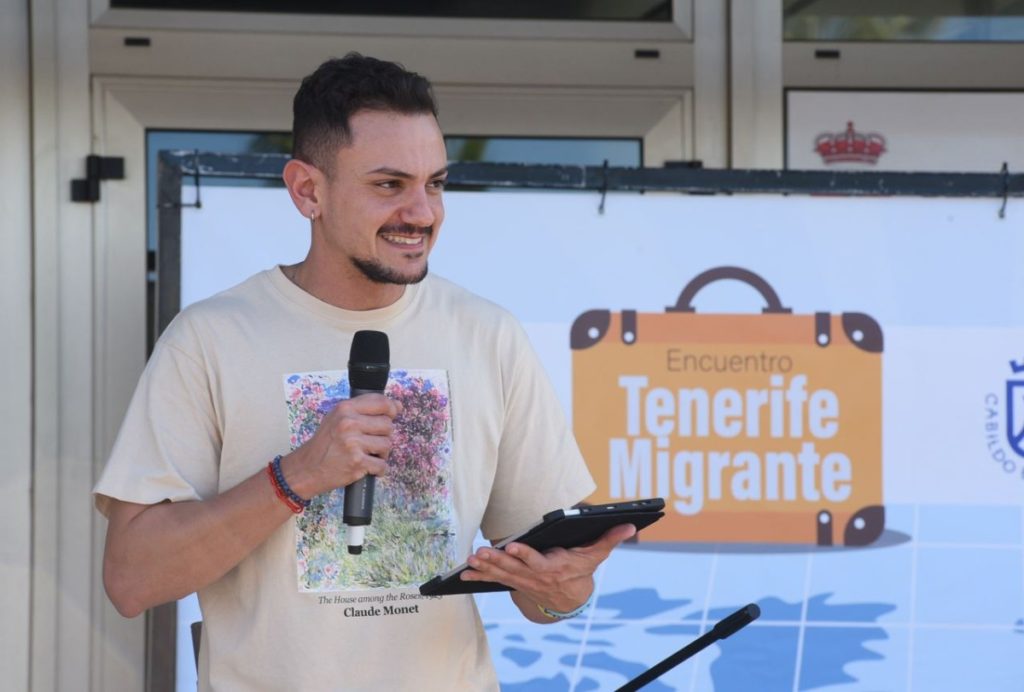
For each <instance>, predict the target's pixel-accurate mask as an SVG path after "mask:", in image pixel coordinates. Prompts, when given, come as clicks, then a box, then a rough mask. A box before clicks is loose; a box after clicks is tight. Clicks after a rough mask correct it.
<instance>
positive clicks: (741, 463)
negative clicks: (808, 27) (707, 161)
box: [182, 188, 1024, 692]
mask: <svg viewBox="0 0 1024 692" xmlns="http://www.w3.org/2000/svg"><path fill="white" fill-rule="evenodd" d="M446 202H447V219H446V222H445V226H444V228H443V230H442V231H441V233H440V237H439V240H438V244H437V247H436V250H435V252H434V255H433V256H432V257H431V270H432V271H434V272H436V273H438V274H441V275H443V276H446V277H447V278H449V279H452V280H454V281H456V282H457V283H460V284H462V285H464V286H466V287H467V288H469V289H471V290H473V291H475V292H477V293H479V294H481V295H483V296H484V297H486V298H489V299H491V300H493V301H495V302H497V303H498V304H501V305H503V306H505V307H506V308H507V309H509V310H510V311H512V312H513V313H514V314H515V315H516V316H517V317H518V318H519V319H520V321H522V322H523V324H524V326H525V327H526V329H527V331H528V333H529V335H530V338H531V341H532V343H533V344H534V346H535V348H536V350H537V352H538V353H539V355H540V357H541V359H542V361H543V363H544V365H545V367H546V369H547V371H548V373H549V375H550V376H551V379H552V381H553V383H554V384H555V387H556V390H557V391H558V394H559V396H560V398H561V401H562V402H563V404H564V405H565V407H566V410H567V411H568V412H569V413H570V415H571V416H572V420H573V428H574V432H575V434H576V437H577V439H578V441H579V443H580V445H581V449H582V450H583V451H584V454H585V456H586V458H587V462H588V464H589V466H590V468H591V472H592V474H593V475H594V477H595V480H596V481H597V483H598V487H599V490H598V492H597V493H596V494H595V495H594V497H593V498H591V500H592V501H597V502H599V501H603V500H609V499H628V498H632V497H643V496H651V495H659V496H663V497H665V499H666V502H667V511H668V514H667V516H666V518H665V519H663V520H662V521H661V522H659V523H658V524H656V525H654V526H652V527H650V528H649V529H647V530H645V531H644V532H643V533H642V534H641V536H640V538H639V540H638V541H637V542H635V543H631V544H629V545H625V546H623V547H622V548H621V549H619V550H617V551H616V552H615V553H614V554H613V556H612V557H611V558H610V559H609V560H608V562H607V563H605V565H604V566H603V567H602V569H601V570H600V571H599V573H598V575H597V598H596V602H595V606H594V607H593V608H592V609H590V610H589V611H588V612H587V613H586V615H585V616H581V617H580V618H577V619H575V620H572V621H569V622H565V623H559V624H556V625H551V626H546V627H538V626H536V625H533V624H531V623H528V622H526V621H525V620H524V619H523V618H522V616H521V615H520V614H519V613H518V611H516V609H515V607H514V606H513V605H512V604H511V602H510V600H509V599H508V597H507V595H505V594H485V595H481V596H479V597H478V605H479V608H480V612H481V615H482V617H483V619H484V623H485V627H486V630H487V633H488V637H489V640H490V644H491V648H492V654H493V657H494V660H495V662H496V665H497V667H498V672H499V676H500V679H501V681H502V688H503V690H567V689H573V690H598V689H602V690H608V689H614V688H615V687H617V686H619V685H621V684H623V683H624V682H625V681H626V680H627V679H629V678H631V677H633V676H635V675H637V674H639V673H640V672H642V671H643V670H644V669H645V668H647V667H649V666H651V665H653V664H654V663H656V662H657V661H659V660H661V659H662V658H664V657H665V656H668V655H669V654H671V653H672V652H674V651H675V650H676V649H679V648H680V647H682V646H683V645H684V644H686V643H687V642H688V641H689V640H690V639H692V638H694V637H696V636H697V635H699V634H700V633H701V632H702V631H704V630H705V629H706V628H707V627H709V626H710V625H711V624H713V623H714V622H715V621H716V620H717V619H718V618H721V617H724V616H725V615H727V614H728V613H730V612H732V611H733V610H735V609H736V608H738V607H740V606H742V605H744V604H745V603H748V602H756V603H758V604H759V605H760V607H761V609H762V612H763V615H762V617H761V619H760V620H758V621H757V622H755V623H754V624H753V625H751V626H750V627H748V628H747V629H745V630H744V631H742V632H740V633H739V634H737V635H735V636H734V637H732V638H730V639H728V640H725V641H723V642H720V643H719V644H716V645H714V646H713V647H711V648H710V649H708V650H707V651H705V652H704V653H702V654H701V655H700V656H698V657H696V658H695V659H693V660H691V661H688V662H687V663H685V664H684V665H682V666H680V667H678V668H676V669H674V670H673V671H671V672H669V673H668V674H666V675H665V676H664V677H662V678H661V679H660V680H659V681H658V682H657V683H655V684H654V685H652V687H651V689H661V690H667V689H674V690H716V691H727V692H731V691H739V690H743V691H747V690H763V691H772V690H786V691H787V692H789V691H791V690H811V689H813V690H851V691H852V690H863V689H871V690H880V689H886V690H889V689H891V690H909V689H919V690H951V691H952V690H964V689H985V690H1017V689H1024V663H1022V661H1024V657H1022V654H1024V512H1022V502H1021V500H1022V499H1024V301H1022V300H1021V296H1024V273H1022V272H1021V271H1020V258H1021V257H1024V234H1022V233H1021V231H1020V229H1021V228H1022V226H1021V220H1020V215H1021V214H1024V207H1021V206H1020V203H1019V200H1016V199H1014V200H1010V203H1009V205H1008V207H1007V210H1006V218H1005V219H1000V218H999V216H998V210H999V205H1000V203H1001V202H1000V201H996V200H982V199H958V198H943V199H920V198H901V197H889V198H854V197H825V196H768V195H764V196H757V195H750V196H716V197H708V196H679V195H655V194H645V195H640V194H609V195H608V198H607V200H606V203H605V211H604V213H603V214H602V213H599V211H598V202H599V200H598V198H597V196H596V195H591V194H583V193H556V192H535V193H527V192H488V193H449V194H448V195H447V196H446ZM240 210H244V212H245V214H244V215H245V218H244V219H240V218H239V213H240ZM246 219H248V220H246ZM270 237H273V238H276V239H281V238H287V239H293V240H294V241H295V242H294V244H293V245H290V246H289V249H287V251H285V250H282V249H281V247H277V248H276V249H275V250H274V251H273V252H272V253H269V254H266V255H262V256H256V255H258V254H259V252H258V250H259V248H260V247H262V246H264V244H265V243H264V238H267V239H268V242H267V243H266V244H267V245H270V244H271V243H270V241H269V238H270ZM306 242H308V222H304V220H303V219H301V217H298V215H297V214H296V213H295V212H294V210H293V209H292V208H291V203H290V201H289V200H288V198H287V195H286V193H285V192H284V191H283V190H261V189H234V190H233V189H226V188H212V189H209V190H205V189H204V191H203V209H202V210H199V211H195V210H186V211H185V212H184V226H183V229H182V247H183V260H182V293H183V304H184V303H187V302H188V301H187V300H186V298H185V297H186V296H195V297H198V296H201V295H209V293H210V292H212V291H214V290H219V288H221V287H226V286H227V285H230V284H232V283H235V282H236V281H237V280H240V279H241V278H244V276H245V275H248V274H250V273H252V272H254V271H258V270H260V269H263V268H265V267H267V266H271V265H272V264H274V263H275V262H289V261H295V260H297V259H299V258H301V257H302V256H303V255H304V253H305V243H306ZM242 246H244V247H245V252H246V253H255V254H254V256H252V257H250V261H251V262H252V264H249V265H247V266H245V267H240V266H239V265H240V261H239V259H238V258H239V254H240V253H239V252H238V251H237V249H238V248H239V247H242ZM200 267H201V269H199V270H196V271H194V270H193V268H200ZM213 267H220V268H223V270H224V272H223V276H222V275H221V273H220V272H218V271H215V270H214V269H212V268H213ZM229 273H232V274H231V275H230V276H228V274H229ZM455 463H457V460H456V462H455ZM553 463H554V460H553Z"/></svg>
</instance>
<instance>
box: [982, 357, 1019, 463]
mask: <svg viewBox="0 0 1024 692" xmlns="http://www.w3.org/2000/svg"><path fill="white" fill-rule="evenodd" d="M1009 370H1010V372H1009V376H1008V377H1007V378H1006V386H1005V387H999V388H998V389H996V390H995V391H991V392H989V393H988V394H986V395H985V445H986V447H987V448H988V454H989V457H990V458H991V459H992V461H994V462H995V463H996V464H998V465H999V467H1000V468H1001V469H1002V470H1003V472H1004V473H1006V474H1007V475H1015V476H1019V477H1020V478H1021V479H1024V360H1020V361H1013V360H1011V361H1010V367H1009Z"/></svg>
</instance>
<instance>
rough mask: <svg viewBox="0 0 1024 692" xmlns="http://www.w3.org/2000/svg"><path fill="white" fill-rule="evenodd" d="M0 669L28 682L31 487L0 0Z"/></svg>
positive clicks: (28, 261) (13, 43) (22, 137)
mask: <svg viewBox="0 0 1024 692" xmlns="http://www.w3.org/2000/svg"><path fill="white" fill-rule="evenodd" d="M0 94H3V95H4V97H3V98H2V99H0V132H3V133H4V146H3V147H0V179H2V180H3V184H2V185H0V209H2V210H3V232H2V233H0V315H3V330H4V337H3V338H2V339H0V381H2V382H3V383H4V384H3V387H0V497H2V498H3V500H2V501H0V526H2V527H3V534H2V536H3V538H2V539H0V584H3V589H0V613H3V614H4V615H3V626H2V627H0V670H2V671H3V676H4V686H5V687H7V689H12V690H20V689H26V688H27V687H28V680H29V640H28V636H27V634H28V632H29V599H28V595H29V593H30V588H29V587H30V561H31V526H32V524H31V481H32V426H31V412H32V309H31V305H32V225H31V224H32V218H31V204H30V200H31V187H30V184H29V183H30V177H29V175H28V172H29V169H30V163H31V152H30V150H29V139H28V137H27V136H26V135H27V134H28V132H29V113H30V111H29V45H28V11H27V6H26V4H25V3H24V2H19V0H0Z"/></svg>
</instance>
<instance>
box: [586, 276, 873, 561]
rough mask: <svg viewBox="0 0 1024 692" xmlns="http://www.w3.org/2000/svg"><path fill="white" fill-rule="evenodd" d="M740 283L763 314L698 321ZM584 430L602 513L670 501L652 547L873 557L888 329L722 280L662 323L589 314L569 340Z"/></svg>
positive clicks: (754, 282) (680, 304)
mask: <svg viewBox="0 0 1024 692" xmlns="http://www.w3.org/2000/svg"><path fill="white" fill-rule="evenodd" d="M722 280H735V281H740V282H743V283H745V284H747V285H748V286H750V287H751V288H753V289H755V290H756V291H757V292H759V293H760V294H761V297H762V298H763V299H764V303H765V307H764V308H763V309H762V312H761V314H744V313H703V312H702V313H699V314H698V313H697V311H696V309H695V308H694V306H693V305H694V302H693V301H694V297H695V296H696V294H697V293H698V292H699V291H700V290H701V289H702V288H704V287H705V286H707V285H708V284H711V283H713V282H716V281H722ZM570 346H571V349H572V375H573V404H572V410H573V428H574V431H575V434H576V439H577V441H578V442H579V444H580V448H581V450H582V451H583V456H584V458H585V459H586V460H587V463H588V464H589V466H590V470H591V474H592V475H593V476H594V478H595V480H596V482H597V486H598V488H597V491H596V493H595V495H594V498H593V501H596V502H608V501H624V500H630V499H640V498H644V497H653V496H659V497H663V498H664V499H665V505H666V516H665V518H664V519H663V520H662V521H660V522H658V523H657V524H654V525H653V526H651V527H650V528H648V529H646V530H645V531H644V532H643V534H642V535H641V537H640V540H641V541H642V542H646V541H660V542H666V543H668V542H678V543H693V542H702V543H719V542H731V543H791V544H810V545H820V546H831V545H847V546H862V545H867V544H870V543H872V542H874V541H875V540H876V539H877V538H878V537H879V536H880V535H881V534H882V531H883V529H884V527H885V509H884V504H883V498H882V478H883V474H882V351H883V338H882V329H881V327H880V326H879V324H878V323H877V322H876V321H875V320H874V319H873V318H871V317H870V316H869V315H866V314H864V313H859V312H842V313H832V312H809V313H804V314H793V310H792V309H790V308H788V307H783V306H782V303H781V302H780V300H779V297H778V295H777V294H776V293H775V290H774V289H773V288H772V287H771V285H769V284H768V282H767V281H765V279H763V278H762V277H760V276H759V275H757V274H755V273H754V272H751V271H749V270H747V269H743V268H740V267H715V268H713V269H709V270H707V271H705V272H703V273H701V274H699V275H698V276H696V277H695V278H694V279H693V280H692V281H690V282H689V284H687V285H686V286H685V287H684V288H683V291H682V293H681V294H680V295H679V298H678V300H677V302H676V304H675V305H672V306H669V307H668V308H666V310H665V312H664V313H660V312H639V311H636V310H622V311H618V312H614V311H611V310H608V309H596V310H589V311H587V312H584V313H583V314H581V315H580V316H579V317H577V318H576V320H575V322H574V323H573V325H572V329H571V333H570Z"/></svg>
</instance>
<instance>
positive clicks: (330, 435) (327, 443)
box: [281, 394, 402, 499]
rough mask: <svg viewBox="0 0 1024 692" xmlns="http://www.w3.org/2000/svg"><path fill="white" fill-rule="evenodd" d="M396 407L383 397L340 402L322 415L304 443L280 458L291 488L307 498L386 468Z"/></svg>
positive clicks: (399, 408) (365, 396)
mask: <svg viewBox="0 0 1024 692" xmlns="http://www.w3.org/2000/svg"><path fill="white" fill-rule="evenodd" d="M401 411H402V405H401V404H400V403H398V402H397V401H393V400H391V399H388V398H387V397H385V396H384V395H383V394H364V395H362V396H358V397H355V398H354V399H346V400H344V401H342V402H340V403H338V405H337V406H335V407H334V408H333V409H331V410H330V411H329V412H328V413H327V415H325V416H324V418H323V420H322V421H321V422H320V427H319V428H318V429H317V431H316V432H315V433H314V434H313V437H312V438H310V439H309V441H307V442H306V443H305V444H304V445H302V446H301V447H299V448H298V449H296V450H295V451H293V452H292V453H291V454H288V455H287V456H284V457H282V459H281V470H282V472H283V473H284V476H285V480H286V481H287V482H288V485H290V486H291V488H292V490H294V491H295V493H296V494H298V495H299V496H300V497H303V498H306V499H309V498H311V497H313V496H315V495H319V494H321V493H325V492H329V491H331V490H334V489H335V488H342V487H345V486H346V485H349V484H350V483H354V482H356V481H357V480H359V479H360V478H363V477H364V476H366V475H372V476H380V475H383V474H384V473H385V472H386V470H387V458H388V454H389V453H390V452H391V433H392V432H393V431H394V419H395V417H396V416H398V414H399V413H401Z"/></svg>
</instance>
